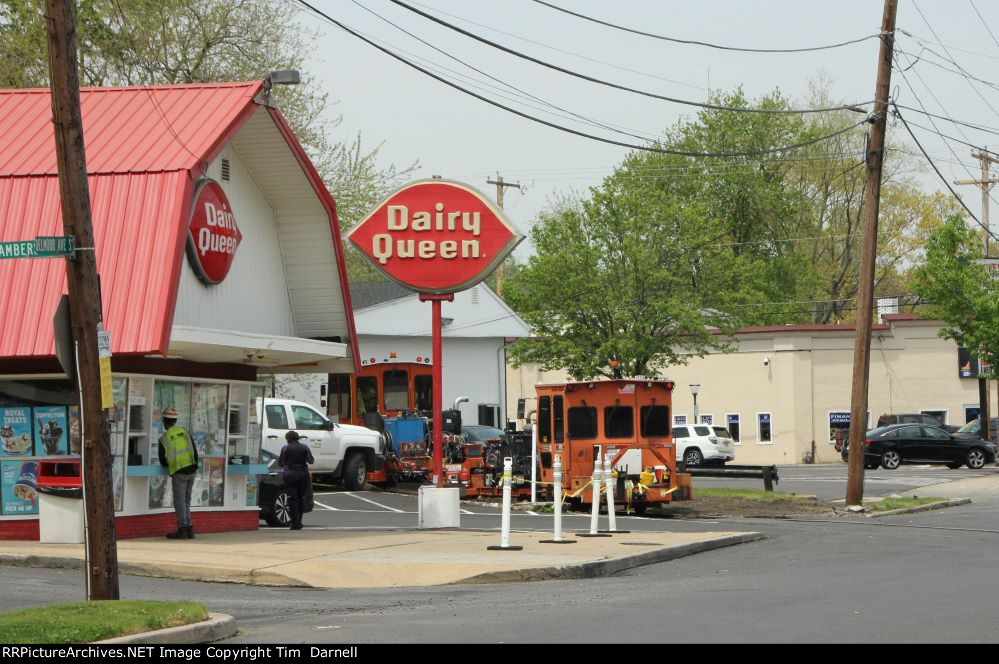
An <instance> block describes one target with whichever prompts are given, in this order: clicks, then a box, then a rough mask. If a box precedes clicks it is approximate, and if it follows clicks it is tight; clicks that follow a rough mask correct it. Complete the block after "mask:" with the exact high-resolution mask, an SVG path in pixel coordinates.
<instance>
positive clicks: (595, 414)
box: [536, 378, 693, 514]
mask: <svg viewBox="0 0 999 664" xmlns="http://www.w3.org/2000/svg"><path fill="white" fill-rule="evenodd" d="M673 387H674V383H673V381H670V380H664V379H660V378H655V379H653V378H631V379H615V380H599V381H592V382H573V383H561V384H552V385H538V386H537V397H538V407H537V425H536V426H537V452H538V460H539V466H540V473H541V478H540V480H541V481H542V482H546V483H549V484H550V483H551V482H552V481H553V480H554V470H553V465H554V459H555V455H556V454H558V455H561V458H562V473H563V480H562V484H563V491H564V492H565V495H566V496H567V498H566V501H567V502H571V503H573V504H575V505H577V506H581V505H583V504H591V503H592V502H593V491H592V487H590V486H589V484H590V480H591V477H592V475H593V465H594V460H595V459H594V456H595V454H596V453H597V449H598V446H599V450H600V453H601V454H608V453H609V454H611V455H612V456H611V458H612V463H611V467H612V468H613V469H614V471H615V475H616V477H615V483H614V487H615V491H614V501H615V505H624V506H625V507H626V509H627V510H629V511H634V512H636V513H638V514H641V513H643V512H644V511H645V509H646V508H647V507H650V506H652V507H659V506H663V505H665V504H667V503H670V502H671V501H674V500H690V499H691V498H692V497H693V494H692V491H691V484H690V475H688V474H686V473H677V472H676V452H675V448H674V445H673V440H672V438H671V437H670V436H671V434H672V412H671V411H672V407H673ZM600 461H601V463H602V459H600ZM542 486H544V485H542ZM544 493H546V494H550V493H551V489H550V487H546V490H545V492H544Z"/></svg>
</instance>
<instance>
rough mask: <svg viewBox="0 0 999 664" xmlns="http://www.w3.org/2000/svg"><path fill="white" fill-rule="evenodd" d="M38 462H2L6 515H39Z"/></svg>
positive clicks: (0, 478)
mask: <svg viewBox="0 0 999 664" xmlns="http://www.w3.org/2000/svg"><path fill="white" fill-rule="evenodd" d="M37 480H38V462H37V461H15V460H9V459H7V460H3V461H0V487H2V488H0V493H2V496H3V513H4V514H38V488H37V486H36V485H35V483H36V482H37Z"/></svg>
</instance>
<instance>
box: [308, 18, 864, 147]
mask: <svg viewBox="0 0 999 664" xmlns="http://www.w3.org/2000/svg"><path fill="white" fill-rule="evenodd" d="M392 1H393V2H394V1H395V0H392ZM297 2H298V3H299V4H300V5H302V6H303V7H306V8H307V9H309V10H310V11H311V12H313V13H314V14H316V15H317V16H319V17H321V18H323V19H324V20H326V21H328V22H330V23H332V24H333V25H335V26H337V27H339V28H340V29H341V30H343V31H345V32H347V33H348V34H350V35H352V36H354V37H356V38H358V39H360V40H361V41H363V42H365V43H366V44H368V45H370V46H373V47H375V48H376V49H378V50H379V51H382V52H383V53H385V54H386V55H388V56H390V57H392V58H394V59H396V60H398V61H399V62H402V63H403V64H405V65H407V66H409V67H411V68H413V69H415V70H417V71H419V72H421V73H423V74H425V75H427V76H429V77H431V78H433V79H435V80H437V81H439V82H441V83H443V84H445V85H447V86H449V87H452V88H454V89H456V90H458V91H460V92H463V93H465V94H466V95H469V96H471V97H474V98H476V99H478V100H479V101H482V102H485V103H487V104H490V105H492V106H495V107H497V108H500V109H503V110H505V111H507V112H509V113H513V114H514V115H518V116H520V117H522V118H525V119H527V120H531V121H532V122H536V123H538V124H541V125H545V126H547V127H550V128H552V129H556V130H558V131H562V132H565V133H568V134H573V135H575V136H580V137H582V138H588V139H590V140H594V141H599V142H601V143H607V144H609V145H617V146H620V147H624V148H629V149H631V150H640V151H644V152H656V153H660V154H673V155H678V156H682V157H755V156H759V155H765V154H776V153H780V152H787V151H789V150H795V149H798V148H803V147H807V146H809V145H814V144H816V143H819V142H821V141H825V140H828V139H830V138H834V137H836V136H839V135H841V134H845V133H846V132H848V131H851V130H852V129H854V128H855V127H859V126H860V125H862V124H864V123H866V122H867V118H866V117H865V118H864V119H863V120H860V121H858V122H857V123H855V124H853V125H850V126H847V127H844V128H842V129H839V130H838V131H835V132H832V133H830V134H826V135H823V136H819V137H816V138H813V139H810V140H807V141H803V142H801V143H796V144H793V145H785V146H781V147H777V148H768V149H764V150H750V151H730V152H697V151H685V150H670V149H666V148H660V147H655V146H651V145H637V144H633V143H625V142H623V141H616V140H613V139H609V138H605V137H601V136H596V135H594V134H588V133H586V132H582V131H578V130H576V129H572V128H569V127H564V126H562V125H559V124H555V123H553V122H549V121H547V120H544V119H542V118H538V117H535V116H533V115H529V114H527V113H524V112H522V111H518V110H517V109H514V108H511V107H509V106H505V105H503V104H500V103H499V102H497V101H495V100H492V99H489V98H488V97H484V96H482V95H479V94H476V93H475V92H472V91H470V90H467V89H465V88H463V87H461V86H460V85H458V84H456V83H454V82H453V81H449V80H447V79H446V78H444V77H442V76H438V75H436V74H434V73H433V72H431V71H428V70H427V69H424V68H423V67H420V66H419V65H417V64H415V63H413V62H410V61H409V60H407V59H406V58H404V57H402V56H400V55H398V54H397V53H395V52H393V51H392V50H391V49H388V48H385V47H383V46H381V45H379V44H377V43H375V42H374V41H372V40H371V39H368V38H367V37H365V36H363V35H361V34H360V33H358V32H357V31H355V30H353V29H351V28H349V27H347V26H346V25H344V24H343V23H341V22H340V21H338V20H336V19H335V18H333V17H332V16H330V15H328V14H326V13H324V12H322V11H320V10H319V9H317V8H315V7H314V6H313V5H311V4H309V3H308V2H306V0H297Z"/></svg>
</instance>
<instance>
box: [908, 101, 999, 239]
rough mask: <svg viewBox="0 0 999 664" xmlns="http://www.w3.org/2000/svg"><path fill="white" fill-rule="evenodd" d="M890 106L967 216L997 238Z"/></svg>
mask: <svg viewBox="0 0 999 664" xmlns="http://www.w3.org/2000/svg"><path fill="white" fill-rule="evenodd" d="M892 106H894V107H895V117H897V118H898V119H899V120H901V121H902V125H903V126H904V127H905V129H906V131H908V132H909V136H912V140H913V141H915V143H916V147H918V148H919V150H920V151H921V152H922V153H923V156H924V157H926V161H928V162H929V163H930V166H932V167H933V170H934V171H935V172H936V174H937V175H938V176H939V177H940V180H941V181H943V183H944V184H945V185H947V189H948V190H949V191H950V193H951V194H953V195H954V198H956V199H957V201H958V203H960V204H961V207H963V208H964V210H965V212H967V213H968V216H970V217H971V218H972V219H973V220H974V221H975V223H976V224H978V225H979V226H981V227H982V228H983V229H985V232H986V233H988V234H989V235H990V236H992V238H993V239H995V240H999V237H996V235H995V234H994V233H993V232H992V230H991V229H990V228H989V227H988V226H986V225H985V224H983V223H982V222H981V221H979V220H978V217H976V216H975V214H974V213H973V212H972V211H971V209H970V208H969V207H968V206H967V205H965V204H964V201H963V200H961V197H960V196H958V195H957V192H956V191H954V188H953V187H951V186H950V183H949V182H948V181H947V179H946V178H945V177H944V176H943V173H941V172H940V169H939V168H937V165H936V164H934V163H933V160H932V159H930V156H929V155H928V154H926V150H924V149H923V146H922V144H921V143H920V142H919V139H917V138H916V135H915V134H914V133H913V132H912V129H910V128H909V124H908V123H907V122H906V121H905V118H903V117H902V114H901V113H899V111H898V106H897V105H895V104H892Z"/></svg>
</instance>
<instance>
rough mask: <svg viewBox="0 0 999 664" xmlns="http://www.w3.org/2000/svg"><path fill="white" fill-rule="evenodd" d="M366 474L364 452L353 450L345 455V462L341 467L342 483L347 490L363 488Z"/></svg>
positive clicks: (366, 467)
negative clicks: (348, 454)
mask: <svg viewBox="0 0 999 664" xmlns="http://www.w3.org/2000/svg"><path fill="white" fill-rule="evenodd" d="M367 476H368V464H367V462H366V461H365V460H364V454H362V453H360V452H355V453H353V454H351V455H350V456H349V457H347V463H346V464H345V465H344V467H343V485H344V486H345V487H346V488H347V490H348V491H360V490H361V489H363V488H364V481H365V479H367Z"/></svg>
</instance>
